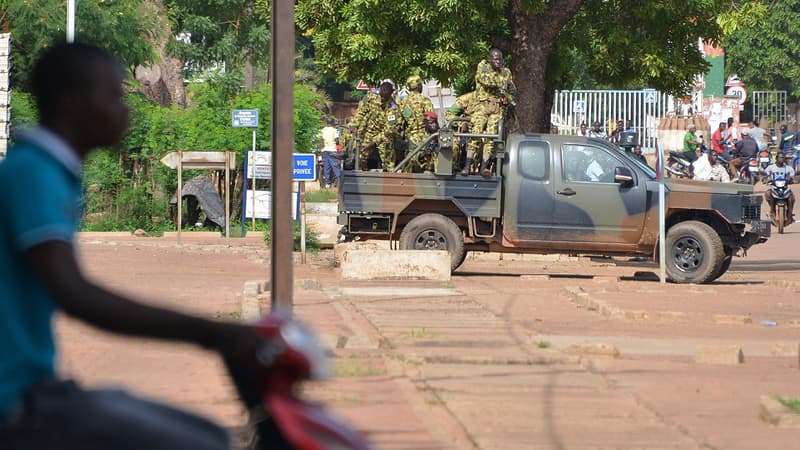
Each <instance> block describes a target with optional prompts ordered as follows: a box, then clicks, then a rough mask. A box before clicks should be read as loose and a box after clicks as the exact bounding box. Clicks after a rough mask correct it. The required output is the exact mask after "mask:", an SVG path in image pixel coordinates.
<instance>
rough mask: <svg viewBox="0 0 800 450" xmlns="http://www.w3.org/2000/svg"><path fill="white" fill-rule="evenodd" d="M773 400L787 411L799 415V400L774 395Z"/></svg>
mask: <svg viewBox="0 0 800 450" xmlns="http://www.w3.org/2000/svg"><path fill="white" fill-rule="evenodd" d="M775 399H776V400H778V402H779V403H780V404H781V405H783V406H785V407H787V408H789V411H791V412H793V413H795V414H800V398H784V397H781V396H779V395H776V396H775Z"/></svg>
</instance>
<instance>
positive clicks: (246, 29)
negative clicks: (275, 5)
mask: <svg viewBox="0 0 800 450" xmlns="http://www.w3.org/2000/svg"><path fill="white" fill-rule="evenodd" d="M164 4H165V6H166V7H167V8H168V10H169V11H170V13H171V17H172V18H173V22H174V29H175V30H176V33H178V34H182V35H183V36H185V38H186V40H173V41H171V42H170V44H169V47H168V51H169V52H170V53H171V54H173V55H175V56H177V57H178V58H180V59H181V60H183V61H185V62H186V63H187V65H186V75H187V76H189V77H192V76H195V75H199V74H202V73H203V72H204V71H206V70H207V69H209V68H212V67H216V66H222V65H224V68H225V72H224V73H221V74H220V76H222V77H223V78H228V77H233V78H234V79H235V78H238V77H241V75H242V69H243V68H244V66H245V64H246V63H247V62H248V61H249V62H250V63H251V64H253V66H254V67H257V68H260V69H266V67H268V61H269V45H270V39H271V34H270V29H269V22H265V21H264V20H263V19H262V18H261V14H268V3H267V2H264V1H263V0H259V1H253V0H164ZM186 41H188V42H186ZM260 72H262V73H266V70H261V71H260ZM263 81H264V82H266V79H263Z"/></svg>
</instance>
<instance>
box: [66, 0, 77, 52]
mask: <svg viewBox="0 0 800 450" xmlns="http://www.w3.org/2000/svg"><path fill="white" fill-rule="evenodd" d="M67 42H69V43H72V42H75V0H67Z"/></svg>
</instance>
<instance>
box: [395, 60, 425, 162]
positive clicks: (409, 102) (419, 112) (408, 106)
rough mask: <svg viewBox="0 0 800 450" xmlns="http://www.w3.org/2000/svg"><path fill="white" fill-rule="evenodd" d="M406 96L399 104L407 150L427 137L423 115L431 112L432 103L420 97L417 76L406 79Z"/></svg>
mask: <svg viewBox="0 0 800 450" xmlns="http://www.w3.org/2000/svg"><path fill="white" fill-rule="evenodd" d="M406 85H407V86H408V96H407V97H406V98H405V99H403V100H402V101H401V103H400V109H401V110H402V112H403V121H404V122H405V127H406V128H405V129H406V137H407V138H408V143H409V148H411V149H413V148H415V147H416V146H417V145H419V144H421V143H422V141H424V140H425V139H426V138H427V137H428V133H427V132H426V131H425V117H424V116H423V114H425V113H426V112H432V111H433V103H432V102H431V100H430V99H429V98H427V97H424V96H423V95H422V79H421V78H420V77H419V76H418V75H412V76H410V77H408V81H406Z"/></svg>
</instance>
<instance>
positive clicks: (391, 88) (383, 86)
mask: <svg viewBox="0 0 800 450" xmlns="http://www.w3.org/2000/svg"><path fill="white" fill-rule="evenodd" d="M378 90H380V91H383V92H386V91H389V92H394V85H393V84H392V83H389V82H388V81H384V82H383V83H381V85H380V87H378Z"/></svg>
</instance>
